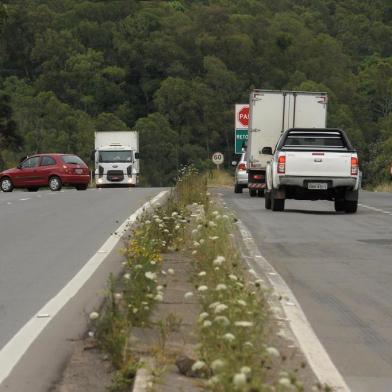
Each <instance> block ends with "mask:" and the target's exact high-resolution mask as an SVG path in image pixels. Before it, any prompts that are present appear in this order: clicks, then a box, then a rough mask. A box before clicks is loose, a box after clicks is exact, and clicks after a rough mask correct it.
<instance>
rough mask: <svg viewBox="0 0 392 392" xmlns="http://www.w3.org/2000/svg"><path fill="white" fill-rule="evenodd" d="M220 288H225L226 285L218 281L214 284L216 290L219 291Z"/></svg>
mask: <svg viewBox="0 0 392 392" xmlns="http://www.w3.org/2000/svg"><path fill="white" fill-rule="evenodd" d="M221 290H227V286H226V285H225V284H223V283H219V284H218V285H217V286H216V291H221Z"/></svg>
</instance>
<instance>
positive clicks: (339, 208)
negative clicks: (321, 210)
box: [335, 200, 344, 212]
mask: <svg viewBox="0 0 392 392" xmlns="http://www.w3.org/2000/svg"><path fill="white" fill-rule="evenodd" d="M335 211H336V212H340V211H344V200H335Z"/></svg>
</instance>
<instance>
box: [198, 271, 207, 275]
mask: <svg viewBox="0 0 392 392" xmlns="http://www.w3.org/2000/svg"><path fill="white" fill-rule="evenodd" d="M197 275H199V276H206V275H207V272H206V271H201V272H199V273H198V274H197Z"/></svg>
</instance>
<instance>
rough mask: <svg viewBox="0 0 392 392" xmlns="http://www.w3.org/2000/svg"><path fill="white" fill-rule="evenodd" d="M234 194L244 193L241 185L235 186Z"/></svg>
mask: <svg viewBox="0 0 392 392" xmlns="http://www.w3.org/2000/svg"><path fill="white" fill-rule="evenodd" d="M234 193H242V186H241V185H240V184H235V185H234Z"/></svg>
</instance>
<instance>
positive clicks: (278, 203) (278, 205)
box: [271, 196, 285, 211]
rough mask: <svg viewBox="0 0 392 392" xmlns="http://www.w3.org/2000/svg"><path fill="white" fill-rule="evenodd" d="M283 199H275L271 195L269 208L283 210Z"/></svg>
mask: <svg viewBox="0 0 392 392" xmlns="http://www.w3.org/2000/svg"><path fill="white" fill-rule="evenodd" d="M284 202H285V199H275V198H274V197H273V196H272V197H271V208H272V211H283V210H284Z"/></svg>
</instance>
